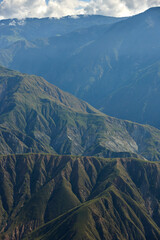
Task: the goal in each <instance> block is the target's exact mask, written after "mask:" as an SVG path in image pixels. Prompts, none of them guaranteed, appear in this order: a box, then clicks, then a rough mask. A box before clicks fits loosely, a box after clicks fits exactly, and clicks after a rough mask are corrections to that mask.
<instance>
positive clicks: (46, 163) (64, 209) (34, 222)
mask: <svg viewBox="0 0 160 240" xmlns="http://www.w3.org/2000/svg"><path fill="white" fill-rule="evenodd" d="M0 181H1V188H0V206H1V209H0V211H1V213H2V214H1V217H0V229H1V235H0V238H1V239H5V240H7V239H12V240H21V239H24V238H26V239H47V240H48V239H53V237H54V239H57V240H58V239H75V240H77V239H111V236H112V237H113V236H114V237H115V238H116V239H119V240H120V239H127V240H128V239H144V240H146V239H147V240H149V239H153V240H154V239H159V238H160V222H159V217H160V216H159V212H160V204H159V201H160V196H159V191H160V165H159V163H158V162H155V163H153V162H148V161H144V160H138V159H136V158H132V157H129V158H128V157H126V158H119V157H118V156H117V158H114V159H104V158H98V157H73V156H55V155H49V154H26V155H12V156H11V155H10V156H3V157H0ZM51 220H52V221H51ZM48 222H49V223H48ZM44 223H46V225H44V226H42V228H40V229H38V230H37V232H34V233H33V234H31V235H30V236H29V232H32V231H33V230H34V229H36V228H37V227H39V226H41V225H43V224H44Z"/></svg>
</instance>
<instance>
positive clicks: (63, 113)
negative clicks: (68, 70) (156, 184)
mask: <svg viewBox="0 0 160 240" xmlns="http://www.w3.org/2000/svg"><path fill="white" fill-rule="evenodd" d="M0 89H1V92H0V139H1V146H0V149H1V152H0V153H1V154H11V153H27V152H49V153H58V154H73V155H90V156H92V155H98V156H104V157H112V156H116V153H115V152H122V156H124V152H131V153H135V154H140V155H142V156H144V157H145V158H147V159H149V160H159V156H160V150H159V149H160V131H159V130H158V129H155V128H153V127H150V126H144V125H139V124H135V123H132V122H128V121H122V120H118V119H115V118H112V117H108V116H106V115H104V114H102V113H100V112H99V111H97V110H96V109H94V108H93V107H91V106H90V105H89V104H87V103H85V102H83V101H81V100H78V99H77V98H75V97H74V96H72V95H70V94H68V93H65V92H63V91H61V90H60V89H58V88H57V87H55V86H53V85H51V84H49V83H47V82H46V81H45V80H44V79H43V78H41V77H36V76H33V75H31V76H30V75H26V74H21V73H18V72H14V71H11V70H8V69H5V68H2V67H1V68H0ZM125 154H126V153H125Z"/></svg>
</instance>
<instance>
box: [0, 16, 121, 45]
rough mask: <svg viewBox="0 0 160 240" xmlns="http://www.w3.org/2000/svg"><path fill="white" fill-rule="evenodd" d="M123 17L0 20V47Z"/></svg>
mask: <svg viewBox="0 0 160 240" xmlns="http://www.w3.org/2000/svg"><path fill="white" fill-rule="evenodd" d="M122 19H123V18H114V17H105V16H100V15H96V16H94V15H87V16H85V15H78V16H67V17H63V18H60V19H57V18H40V19H39V18H26V19H5V20H0V48H4V47H7V46H9V45H10V44H12V43H14V42H16V41H18V40H28V41H31V40H35V39H39V38H48V37H53V36H57V35H63V34H66V33H69V32H72V31H74V30H77V29H80V28H84V27H90V26H94V25H103V24H111V23H115V22H117V21H120V20H122Z"/></svg>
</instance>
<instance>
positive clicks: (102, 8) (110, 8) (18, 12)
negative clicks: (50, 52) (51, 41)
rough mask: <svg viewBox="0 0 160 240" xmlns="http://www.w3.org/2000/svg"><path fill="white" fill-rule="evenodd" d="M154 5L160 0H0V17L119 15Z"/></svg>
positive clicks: (129, 13) (133, 12)
mask: <svg viewBox="0 0 160 240" xmlns="http://www.w3.org/2000/svg"><path fill="white" fill-rule="evenodd" d="M155 6H160V0H0V19H4V18H25V17H38V18H41V17H58V18H59V17H62V16H66V15H77V14H101V15H107V16H116V17H121V16H129V15H134V14H137V13H139V12H142V11H144V10H146V9H148V8H150V7H155Z"/></svg>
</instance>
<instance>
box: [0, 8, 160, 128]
mask: <svg viewBox="0 0 160 240" xmlns="http://www.w3.org/2000/svg"><path fill="white" fill-rule="evenodd" d="M159 24H160V8H158V7H157V8H151V9H149V10H147V11H146V12H144V13H141V14H139V15H136V16H133V17H130V18H128V19H123V21H119V22H116V23H112V24H106V25H105V24H102V25H99V26H97V25H96V26H95V25H94V26H92V27H86V28H85V29H84V27H83V28H81V29H79V30H76V31H72V32H71V33H67V34H63V35H61V36H59V37H50V38H47V39H46V40H43V41H42V40H36V41H32V42H27V41H18V42H15V43H14V44H13V45H11V46H9V47H8V48H6V49H2V50H1V51H0V59H1V63H2V64H3V65H6V66H9V67H11V68H14V69H18V70H21V71H23V72H28V73H34V74H38V75H41V76H43V77H45V78H46V79H47V80H48V81H49V82H52V83H54V84H55V85H57V86H58V87H60V88H62V89H63V90H66V91H69V92H71V93H72V94H74V95H76V96H78V97H80V98H82V99H84V100H86V101H87V102H89V103H90V104H92V105H93V106H95V107H96V108H98V109H100V110H101V111H103V112H105V113H107V114H109V115H112V116H115V117H119V118H122V119H128V120H132V121H137V122H140V123H147V124H151V125H154V126H156V127H158V128H159V127H160V126H159V121H158V119H159V117H160V112H159V111H158V104H159V101H160V99H159V94H158V92H159V79H160V77H159V76H160V75H159V64H160V59H159V56H160V46H159V42H160V29H159Z"/></svg>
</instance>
